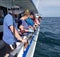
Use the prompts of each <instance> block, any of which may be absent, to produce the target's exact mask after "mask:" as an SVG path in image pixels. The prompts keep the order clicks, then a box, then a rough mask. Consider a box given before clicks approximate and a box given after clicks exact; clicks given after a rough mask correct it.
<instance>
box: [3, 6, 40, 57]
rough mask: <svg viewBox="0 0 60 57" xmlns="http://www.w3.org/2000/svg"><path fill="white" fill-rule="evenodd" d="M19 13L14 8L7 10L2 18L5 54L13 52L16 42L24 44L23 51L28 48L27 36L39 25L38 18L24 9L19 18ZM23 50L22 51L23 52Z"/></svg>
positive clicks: (6, 55) (6, 56)
mask: <svg viewBox="0 0 60 57" xmlns="http://www.w3.org/2000/svg"><path fill="white" fill-rule="evenodd" d="M18 16H19V12H18V10H17V9H15V8H14V7H13V8H11V9H10V10H9V13H8V14H7V15H6V16H5V17H4V23H3V41H4V43H5V48H6V54H5V57H8V56H9V53H10V52H11V51H13V50H14V49H15V48H16V47H18V46H17V44H16V43H17V42H19V43H21V42H22V43H24V50H25V49H26V48H27V46H28V40H27V39H26V38H27V35H29V34H30V33H32V32H34V31H35V30H36V26H38V25H40V19H39V18H40V17H38V19H36V16H35V14H34V13H33V12H30V11H29V10H28V9H26V10H25V11H24V12H23V14H22V16H21V17H19V19H18ZM24 50H23V51H24Z"/></svg>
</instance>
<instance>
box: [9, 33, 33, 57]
mask: <svg viewBox="0 0 60 57" xmlns="http://www.w3.org/2000/svg"><path fill="white" fill-rule="evenodd" d="M33 34H34V33H30V34H29V35H28V36H27V38H26V39H27V40H28V41H29V42H30V40H31V38H32V35H33ZM28 44H29V43H28ZM23 46H24V43H20V45H19V46H18V47H17V48H16V49H14V51H12V52H11V53H10V55H9V57H14V56H16V55H17V54H18V53H19V52H20V51H21V49H22V47H23Z"/></svg>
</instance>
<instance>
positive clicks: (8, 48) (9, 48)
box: [5, 43, 16, 53]
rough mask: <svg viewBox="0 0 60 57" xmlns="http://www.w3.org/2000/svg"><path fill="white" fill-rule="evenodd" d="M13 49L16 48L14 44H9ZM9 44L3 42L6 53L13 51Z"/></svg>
mask: <svg viewBox="0 0 60 57" xmlns="http://www.w3.org/2000/svg"><path fill="white" fill-rule="evenodd" d="M11 46H12V47H13V48H14V49H15V48H16V44H13V45H11ZM11 46H10V45H8V44H7V43H5V50H6V53H10V52H12V51H13V49H12V48H11Z"/></svg>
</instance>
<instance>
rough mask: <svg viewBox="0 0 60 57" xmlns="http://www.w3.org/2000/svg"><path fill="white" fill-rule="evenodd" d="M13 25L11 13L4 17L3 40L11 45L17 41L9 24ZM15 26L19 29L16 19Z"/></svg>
mask: <svg viewBox="0 0 60 57" xmlns="http://www.w3.org/2000/svg"><path fill="white" fill-rule="evenodd" d="M11 25H12V26H13V17H12V16H11V15H10V14H7V15H6V16H5V18H4V24H3V40H4V41H5V42H6V43H7V44H9V45H10V44H13V43H14V42H16V38H14V35H13V33H12V32H11V30H10V29H9V26H11ZM14 27H15V28H16V29H17V27H16V23H15V21H14Z"/></svg>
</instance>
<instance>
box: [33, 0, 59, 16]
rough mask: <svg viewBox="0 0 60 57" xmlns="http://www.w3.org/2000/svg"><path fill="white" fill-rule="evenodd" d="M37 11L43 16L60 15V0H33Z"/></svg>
mask: <svg viewBox="0 0 60 57" xmlns="http://www.w3.org/2000/svg"><path fill="white" fill-rule="evenodd" d="M33 2H34V4H35V5H36V7H37V9H38V12H39V14H40V15H41V16H44V17H60V0H33Z"/></svg>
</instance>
